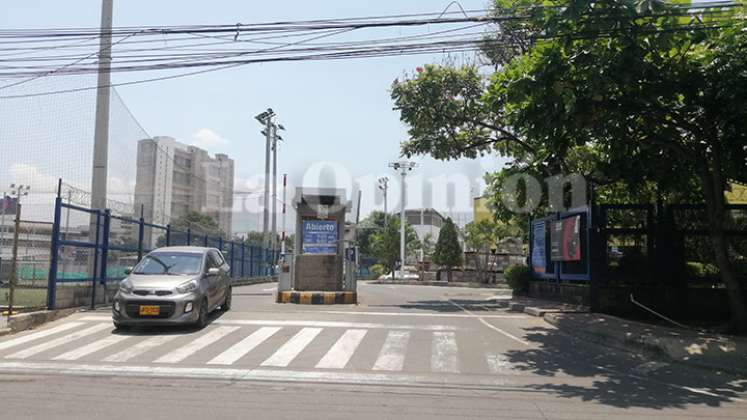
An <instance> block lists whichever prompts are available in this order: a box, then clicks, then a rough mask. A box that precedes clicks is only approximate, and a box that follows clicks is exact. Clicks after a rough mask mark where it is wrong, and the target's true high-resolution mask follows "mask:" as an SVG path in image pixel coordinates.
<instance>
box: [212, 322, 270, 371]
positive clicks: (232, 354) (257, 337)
mask: <svg viewBox="0 0 747 420" xmlns="http://www.w3.org/2000/svg"><path fill="white" fill-rule="evenodd" d="M280 330H281V328H280V327H262V328H260V329H258V330H257V331H255V332H254V333H252V334H251V335H250V336H248V337H246V338H245V339H243V340H241V341H239V342H238V343H236V344H234V345H233V346H231V347H230V348H229V349H228V350H226V351H224V352H223V353H221V354H219V355H218V356H216V357H215V358H213V359H212V360H210V361H209V362H207V364H209V365H232V364H234V363H236V361H237V360H239V359H240V358H242V357H244V356H245V355H246V354H247V353H249V352H250V351H252V350H254V349H255V348H256V347H257V346H258V345H260V344H262V343H263V342H265V341H266V340H267V339H268V338H270V337H272V336H273V335H274V334H275V333H276V332H278V331H280Z"/></svg>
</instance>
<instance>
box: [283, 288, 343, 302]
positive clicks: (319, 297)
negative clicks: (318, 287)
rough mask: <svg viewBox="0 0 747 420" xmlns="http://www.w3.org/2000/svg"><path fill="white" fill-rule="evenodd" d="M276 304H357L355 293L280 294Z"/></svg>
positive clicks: (292, 292) (293, 292)
mask: <svg viewBox="0 0 747 420" xmlns="http://www.w3.org/2000/svg"><path fill="white" fill-rule="evenodd" d="M277 302H278V303H298V304H301V305H335V304H348V305H350V304H355V303H357V302H358V293H356V292H295V291H291V292H280V293H278V300H277Z"/></svg>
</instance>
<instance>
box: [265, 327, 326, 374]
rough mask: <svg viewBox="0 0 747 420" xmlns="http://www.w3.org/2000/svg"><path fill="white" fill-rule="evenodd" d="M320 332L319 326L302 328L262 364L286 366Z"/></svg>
mask: <svg viewBox="0 0 747 420" xmlns="http://www.w3.org/2000/svg"><path fill="white" fill-rule="evenodd" d="M320 332H322V329H321V328H304V329H302V330H301V331H299V332H298V333H297V334H296V335H294V336H293V337H292V338H291V339H290V340H288V342H286V343H285V344H283V345H282V346H281V347H280V348H279V349H278V350H277V351H276V352H275V354H273V355H272V356H270V358H268V359H267V360H265V361H264V362H262V366H274V367H286V366H288V365H289V364H290V362H292V361H293V359H295V358H296V356H298V355H299V354H300V353H301V352H302V351H303V349H304V348H306V346H308V345H309V343H311V341H312V340H314V338H315V337H316V336H317V335H319V333H320Z"/></svg>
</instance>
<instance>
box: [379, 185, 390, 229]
mask: <svg viewBox="0 0 747 420" xmlns="http://www.w3.org/2000/svg"><path fill="white" fill-rule="evenodd" d="M379 189H380V190H381V191H383V192H384V229H386V222H387V215H388V214H387V209H386V195H387V190H388V189H389V178H387V177H381V178H379Z"/></svg>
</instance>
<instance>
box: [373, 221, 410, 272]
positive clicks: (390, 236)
mask: <svg viewBox="0 0 747 420" xmlns="http://www.w3.org/2000/svg"><path fill="white" fill-rule="evenodd" d="M399 226H400V219H399V218H396V217H390V218H388V220H387V224H386V226H385V227H384V229H382V230H379V231H376V232H375V233H374V234H373V235H372V237H371V244H370V250H371V252H372V253H373V255H374V256H375V257H376V258H377V260H378V261H379V263H380V264H382V265H384V266H386V267H389V268H390V270H391V273H392V278H394V271H395V269H396V266H397V261H399V257H400V255H399V253H400V230H399ZM417 243H418V235H417V233H415V230H414V229H413V228H412V226H410V225H405V247H406V248H408V249H411V247H412V246H413V244H417ZM403 265H404V263H403Z"/></svg>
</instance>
